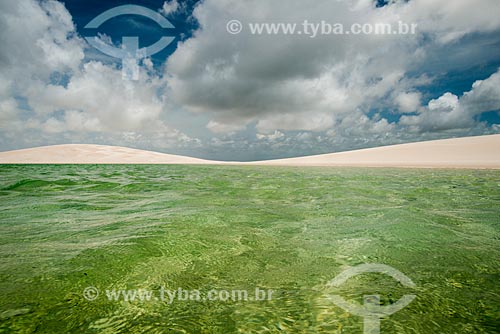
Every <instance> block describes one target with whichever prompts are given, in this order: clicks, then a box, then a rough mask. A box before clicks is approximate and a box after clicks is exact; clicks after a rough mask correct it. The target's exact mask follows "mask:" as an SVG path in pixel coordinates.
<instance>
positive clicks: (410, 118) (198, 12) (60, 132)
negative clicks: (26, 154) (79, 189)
mask: <svg viewBox="0 0 500 334" xmlns="http://www.w3.org/2000/svg"><path fill="white" fill-rule="evenodd" d="M126 4H134V5H138V6H143V7H146V8H149V9H150V10H152V11H154V12H156V13H159V14H161V15H162V16H163V17H165V18H166V19H167V20H168V21H169V22H170V23H171V24H172V25H173V26H174V28H162V27H161V26H160V25H159V24H158V23H157V22H154V21H153V20H151V19H150V18H147V17H143V16H139V15H131V14H130V15H121V16H117V17H114V18H111V19H109V20H108V21H106V22H104V23H103V24H102V25H101V26H100V27H99V28H93V29H90V28H86V25H87V24H88V23H89V22H90V21H91V20H92V19H94V18H95V17H96V16H98V15H99V14H101V13H103V12H105V11H107V10H109V9H112V8H115V7H118V6H121V5H126ZM499 12H500V1H498V0H476V1H469V0H454V1H449V0H390V1H382V0H314V1H313V0H310V1H304V0H286V1H271V0H267V1H266V0H254V1H230V0H203V1H196V0H188V1H181V0H177V1H176V0H170V1H164V0H162V1H155V0H140V1H139V0H138V1H134V0H132V1H119V0H109V1H98V0H66V1H55V0H47V1H38V0H17V1H0V42H1V47H0V150H2V151H4V150H11V149H20V148H27V147H34V146H44V145H55V144H67V143H85V144H103V145H118V146H127V147H133V148H140V149H148V150H154V151H160V152H165V153H172V154H182V155H188V156H194V157H199V158H207V159H217V160H233V161H249V160H261V159H272V158H283V157H293V156H304V155H312V154H321V153H331V152H339V151H345V150H351V149H359V148H366V147H376V146H381V145H389V144H399V143H405V142H415V141H422V140H430V139H440V138H452V137H462V136H473V135H486V134H494V133H500V19H499V18H498V13H499ZM231 20H238V21H239V22H241V23H242V28H243V30H242V31H241V32H240V33H238V34H234V33H230V32H229V31H228V25H227V24H228V22H229V21H231ZM304 20H307V21H308V22H311V23H320V22H322V21H324V22H327V23H331V24H336V23H341V24H343V25H345V26H346V27H349V26H351V25H352V24H358V23H359V24H369V23H371V24H374V23H388V24H391V25H396V24H397V23H398V22H400V21H401V22H405V23H408V24H416V27H417V29H416V32H415V34H405V35H403V34H391V35H377V34H360V35H352V34H351V35H345V34H344V35H340V34H339V35H331V34H318V35H317V36H314V38H313V37H312V36H311V35H306V34H305V33H304V34H284V33H279V34H261V35H258V34H252V33H251V29H250V26H249V25H250V24H253V23H296V24H298V25H301V24H302V23H303V22H304ZM94 36H97V38H98V39H99V40H100V41H102V43H106V44H108V46H112V47H115V48H123V47H124V46H123V45H122V37H124V36H137V37H138V39H139V47H140V48H143V47H147V46H149V45H151V44H154V43H155V42H157V41H158V40H159V39H160V38H162V37H163V36H171V37H173V38H175V39H174V40H173V42H172V43H171V44H170V45H169V46H168V47H166V48H165V49H163V50H161V51H160V52H158V53H156V54H154V55H151V56H149V57H146V58H143V59H140V61H139V63H138V68H139V77H138V80H130V79H127V78H124V77H123V76H122V60H121V59H119V58H113V57H111V56H108V55H106V54H104V53H103V52H101V51H100V50H98V49H96V48H94V47H93V46H91V45H90V44H89V43H88V42H87V40H86V39H85V38H86V37H90V38H94Z"/></svg>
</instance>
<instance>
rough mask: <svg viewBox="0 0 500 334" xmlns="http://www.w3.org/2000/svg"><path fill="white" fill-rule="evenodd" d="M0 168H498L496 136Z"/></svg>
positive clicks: (28, 158)
mask: <svg viewBox="0 0 500 334" xmlns="http://www.w3.org/2000/svg"><path fill="white" fill-rule="evenodd" d="M0 164H195V165H199V164H205V165H261V166H311V167H313V166H317V167H321V166H325V167H326V166H332V167H335V166H337V167H342V166H345V167H412V168H481V169H500V134H499V135H489V136H478V137H465V138H453V139H444V140H434V141H425V142H417V143H410V144H400V145H391V146H383V147H376V148H369V149H362V150H355V151H348V152H338V153H329V154H322V155H314V156H307V157H297V158H289V159H277V160H266V161H254V162H223V161H214V160H204V159H198V158H192V157H186V156H179V155H172V154H165V153H159V152H152V151H144V150H138V149H133V148H127V147H119V146H105V145H86V144H67V145H54V146H43V147H35V148H28V149H22V150H14V151H7V152H0Z"/></svg>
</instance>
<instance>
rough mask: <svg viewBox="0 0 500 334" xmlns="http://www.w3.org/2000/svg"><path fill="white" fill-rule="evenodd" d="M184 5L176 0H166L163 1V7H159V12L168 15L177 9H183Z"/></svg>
mask: <svg viewBox="0 0 500 334" xmlns="http://www.w3.org/2000/svg"><path fill="white" fill-rule="evenodd" d="M184 9H185V5H184V4H183V3H180V4H179V2H178V1H177V0H168V1H165V2H164V3H163V7H162V9H161V12H162V13H163V14H164V15H169V14H172V13H175V12H177V11H179V10H184Z"/></svg>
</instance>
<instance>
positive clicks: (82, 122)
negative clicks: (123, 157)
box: [0, 0, 196, 147]
mask: <svg viewBox="0 0 500 334" xmlns="http://www.w3.org/2000/svg"><path fill="white" fill-rule="evenodd" d="M0 28H1V29H0V37H1V40H2V48H0V120H1V121H2V134H1V136H0V140H2V141H3V142H4V143H6V142H8V141H9V140H7V139H6V138H15V137H17V138H28V136H27V135H26V133H31V134H33V135H35V134H36V135H37V136H39V138H43V139H44V140H45V141H47V142H59V141H62V142H67V141H70V142H71V141H74V140H77V141H87V142H91V141H94V140H95V138H101V139H103V138H106V140H107V142H108V143H110V142H115V143H117V142H118V143H119V142H123V141H125V140H127V138H128V139H130V138H132V137H133V138H136V139H137V140H138V142H145V141H148V143H149V144H148V145H149V146H150V147H152V146H156V147H165V146H168V145H172V144H173V142H175V141H177V142H178V144H180V145H181V144H182V143H185V142H189V141H196V140H194V139H192V138H190V137H188V136H186V135H185V134H183V133H182V132H180V131H178V130H176V129H174V128H173V127H172V126H170V125H168V124H166V123H165V121H164V118H165V116H164V115H165V114H166V110H165V108H166V106H167V103H165V101H164V100H163V99H162V98H161V97H160V96H159V95H158V91H161V90H162V89H163V88H164V86H165V84H164V83H163V82H162V81H161V80H160V78H158V77H157V76H154V75H150V72H153V71H152V62H151V60H149V59H146V60H145V61H144V62H143V63H144V66H145V68H143V69H141V70H142V71H143V72H144V73H142V77H141V80H140V81H126V80H122V73H121V71H120V70H119V69H118V68H116V67H115V66H116V65H114V64H111V65H105V64H103V63H101V62H98V61H86V60H85V58H84V50H85V48H86V47H88V46H86V44H85V42H84V40H83V39H82V38H80V37H79V36H78V33H77V32H76V29H75V26H74V24H73V21H72V17H71V15H70V14H69V12H68V11H67V10H66V8H65V7H64V5H63V4H62V3H61V2H58V1H51V0H49V1H41V2H39V1H33V0H20V1H11V2H2V3H0ZM102 37H103V38H104V39H106V36H104V35H103V36H102ZM124 134H127V136H124ZM139 139H140V140H139ZM9 142H10V141H9ZM16 142H17V143H18V144H21V143H22V140H21V139H18V140H17V141H16ZM4 145H5V144H4ZM21 145H23V144H21ZM24 145H29V146H31V145H32V143H31V144H30V143H26V144H24Z"/></svg>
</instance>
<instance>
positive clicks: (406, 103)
mask: <svg viewBox="0 0 500 334" xmlns="http://www.w3.org/2000/svg"><path fill="white" fill-rule="evenodd" d="M421 99H422V94H421V93H419V92H412V93H400V94H399V95H397V96H396V98H395V102H396V104H397V106H398V107H399V110H400V111H402V112H405V113H409V112H414V111H417V110H418V109H419V108H420V104H421V102H420V100H421Z"/></svg>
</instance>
